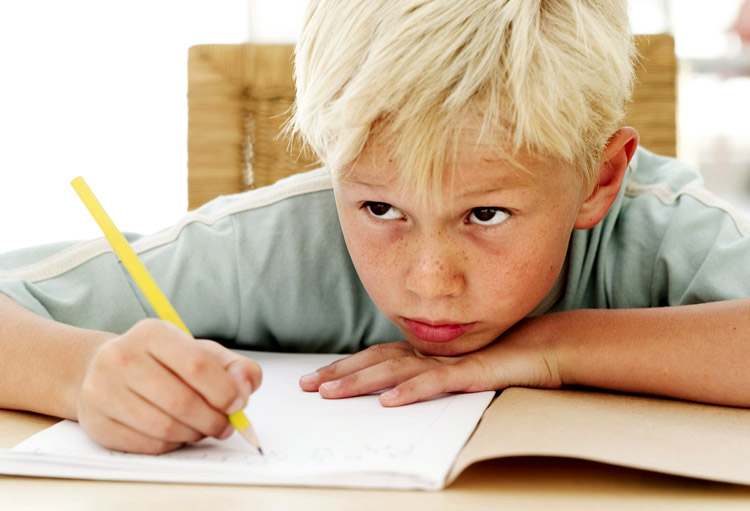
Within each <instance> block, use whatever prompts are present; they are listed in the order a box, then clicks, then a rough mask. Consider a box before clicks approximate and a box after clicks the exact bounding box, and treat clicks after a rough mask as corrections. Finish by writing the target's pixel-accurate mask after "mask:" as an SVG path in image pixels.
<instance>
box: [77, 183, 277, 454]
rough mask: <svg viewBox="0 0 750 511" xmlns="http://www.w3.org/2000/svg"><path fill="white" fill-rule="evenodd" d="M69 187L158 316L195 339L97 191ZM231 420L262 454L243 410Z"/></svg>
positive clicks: (80, 184)
mask: <svg viewBox="0 0 750 511" xmlns="http://www.w3.org/2000/svg"><path fill="white" fill-rule="evenodd" d="M70 184H71V185H72V186H73V189H74V190H75V191H76V193H77V194H78V196H79V197H80V198H81V201H83V204H84V205H85V206H86V209H88V210H89V213H91V216H93V217H94V220H95V221H96V223H97V224H98V225H99V228H100V229H101V230H102V232H103V233H104V237H105V238H107V241H109V244H110V245H111V246H112V250H114V251H115V254H117V257H119V258H120V261H122V264H123V266H125V268H126V269H127V270H128V272H129V273H130V275H131V276H132V277H133V280H134V281H135V283H136V284H137V285H138V287H139V288H140V290H141V291H142V292H143V294H144V295H145V297H146V299H147V300H148V302H149V303H150V304H151V306H152V307H153V308H154V311H156V314H157V315H158V316H159V317H160V318H161V319H163V320H165V321H169V322H170V323H172V324H174V325H177V326H178V327H179V328H181V329H182V330H183V331H184V332H185V333H186V334H188V335H189V336H190V337H193V334H192V333H190V330H188V327H187V326H186V325H185V323H184V322H183V321H182V318H180V316H179V314H177V311H176V310H175V309H174V307H172V304H171V303H170V302H169V300H168V299H167V297H166V296H165V295H164V293H163V292H162V290H161V289H160V288H159V286H158V284H157V283H156V281H155V280H154V279H153V277H152V276H151V274H150V273H149V272H148V270H147V269H146V267H145V266H144V265H143V262H142V261H141V260H140V258H139V257H138V255H137V254H136V253H135V251H134V250H133V248H132V247H131V246H130V243H128V240H127V239H125V236H123V234H122V233H121V232H120V230H119V229H117V227H116V226H115V223H114V222H113V221H112V219H111V218H110V217H109V215H108V214H107V212H106V211H105V210H104V207H103V206H102V205H101V203H100V202H99V199H97V198H96V196H95V195H94V192H92V191H91V188H89V186H88V185H87V184H86V181H84V180H83V178H82V177H77V178H75V179H74V180H73V181H71V183H70ZM228 417H229V422H230V423H231V424H232V426H233V427H234V429H236V430H237V431H238V432H239V433H240V434H241V435H242V436H243V437H244V438H245V439H246V440H247V441H248V442H250V443H251V444H252V445H253V446H254V447H255V448H256V449H258V451H260V452H261V453H262V452H263V451H261V449H260V444H259V443H258V437H257V436H256V435H255V431H253V428H252V426H251V425H250V421H249V420H248V419H247V417H246V416H245V413H244V412H243V411H242V410H239V411H237V412H234V413H232V414H229V416H228Z"/></svg>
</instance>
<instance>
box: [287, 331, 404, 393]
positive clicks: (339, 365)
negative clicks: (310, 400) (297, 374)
mask: <svg viewBox="0 0 750 511" xmlns="http://www.w3.org/2000/svg"><path fill="white" fill-rule="evenodd" d="M412 356H414V348H412V347H411V345H410V344H409V343H407V342H406V341H400V342H392V343H385V344H376V345H374V346H370V347H369V348H367V349H366V350H363V351H360V352H359V353H355V354H354V355H351V356H349V357H346V358H342V359H340V360H337V361H336V362H334V363H332V364H329V365H327V366H325V367H321V368H320V369H318V370H317V371H315V372H314V373H310V374H306V375H305V376H303V377H301V378H300V381H299V385H300V387H301V388H302V390H306V391H308V392H315V391H317V390H318V389H319V387H320V385H321V384H323V383H325V382H330V381H333V380H338V379H340V378H342V377H344V376H346V375H349V374H352V373H356V372H357V371H361V370H363V369H365V368H367V367H371V366H374V365H376V364H379V363H381V362H383V361H385V360H391V359H396V358H404V357H412ZM329 388H332V387H331V386H330V385H329ZM381 388H383V387H381ZM377 390H379V389H377Z"/></svg>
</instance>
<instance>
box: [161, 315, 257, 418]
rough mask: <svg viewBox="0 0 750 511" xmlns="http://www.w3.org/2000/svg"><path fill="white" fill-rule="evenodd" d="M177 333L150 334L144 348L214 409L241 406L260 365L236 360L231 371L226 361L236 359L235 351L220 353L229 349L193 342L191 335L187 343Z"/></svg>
mask: <svg viewBox="0 0 750 511" xmlns="http://www.w3.org/2000/svg"><path fill="white" fill-rule="evenodd" d="M168 326H172V325H168ZM174 329H175V331H174V334H182V332H181V331H179V330H178V329H177V328H176V327H174ZM180 337H181V335H180V336H179V337H178V335H174V336H169V335H159V336H151V337H150V338H149V342H148V344H147V351H148V353H149V354H150V355H151V356H152V357H153V358H154V359H155V360H157V361H158V362H159V363H161V364H162V365H163V366H165V367H167V368H169V369H170V370H171V371H173V372H174V373H175V374H176V375H177V376H178V377H179V378H180V380H182V381H183V382H185V383H186V384H187V385H189V386H190V387H192V388H193V389H194V390H195V391H196V392H197V393H198V394H199V395H200V396H201V397H202V398H203V400H205V402H206V403H208V404H209V405H210V406H211V407H213V408H214V409H216V410H220V411H223V412H224V413H226V414H229V413H234V412H236V411H237V410H240V409H241V408H243V407H244V406H245V405H246V404H247V398H248V397H249V395H250V392H251V391H252V390H253V387H252V382H251V381H250V380H251V379H252V380H253V381H255V380H258V381H259V380H260V377H259V376H257V377H256V376H255V373H256V372H257V373H258V374H259V372H260V368H257V365H256V369H250V368H247V367H245V365H243V364H240V363H239V362H237V364H236V366H234V367H233V370H234V373H233V374H231V373H229V372H228V368H227V367H226V365H232V362H235V361H236V360H237V359H239V356H238V355H234V358H230V357H228V356H225V357H222V356H221V355H219V354H218V353H217V352H219V351H224V352H226V351H228V350H226V349H225V348H222V347H221V346H219V345H218V344H216V343H213V342H211V341H202V342H195V341H194V340H192V339H190V342H189V343H186V342H185V341H184V339H182V338H180ZM185 337H188V336H185ZM225 364H226V365H225ZM245 374H247V375H248V376H250V378H248V379H245V380H244V381H237V380H243V379H244V376H245ZM245 381H247V382H248V383H249V385H248V384H246V383H245Z"/></svg>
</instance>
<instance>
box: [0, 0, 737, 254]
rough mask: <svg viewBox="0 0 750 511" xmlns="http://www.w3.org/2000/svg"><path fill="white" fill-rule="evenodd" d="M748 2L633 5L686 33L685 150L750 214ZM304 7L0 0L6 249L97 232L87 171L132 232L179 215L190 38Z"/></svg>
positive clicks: (681, 113) (286, 36)
mask: <svg viewBox="0 0 750 511" xmlns="http://www.w3.org/2000/svg"><path fill="white" fill-rule="evenodd" d="M743 3H745V1H744V0H714V1H712V2H710V3H708V2H704V1H700V0H631V2H630V6H631V22H632V24H633V28H634V31H635V32H637V33H658V32H670V33H672V34H673V35H674V37H675V44H676V53H677V57H678V59H679V63H680V66H679V69H680V71H679V82H678V83H679V85H678V98H679V105H678V157H679V158H680V159H682V160H684V161H686V162H687V163H689V164H690V165H692V166H694V167H695V168H697V169H698V170H699V171H700V172H701V174H702V175H703V177H704V180H705V182H706V185H707V187H708V188H709V189H711V190H712V191H714V192H715V193H717V194H719V195H721V196H722V197H724V198H725V199H727V200H728V201H729V202H731V203H733V204H734V205H735V206H737V207H739V208H740V209H743V210H744V211H745V212H746V214H747V215H748V216H750V42H747V43H745V44H743V42H742V40H741V37H740V35H739V34H738V33H737V31H735V30H734V29H733V27H734V26H735V24H736V22H737V20H738V17H739V15H740V12H741V7H742V5H743ZM305 4H306V0H273V1H271V0H129V1H128V2H114V1H105V2H103V1H101V0H65V1H64V2H61V1H59V0H23V1H14V2H11V1H7V2H0V66H2V67H1V68H0V72H1V73H2V74H1V75H0V252H4V251H8V250H13V249H17V248H22V247H24V246H29V245H35V244H40V243H46V242H51V241H59V240H66V239H79V238H93V237H98V236H100V233H99V231H98V228H97V227H96V225H95V224H94V223H93V221H92V220H91V218H89V215H88V213H87V212H86V211H85V209H84V208H83V205H82V204H81V203H80V201H79V200H78V198H77V197H76V196H75V193H74V192H73V190H72V188H71V187H70V185H69V182H70V180H71V179H73V178H74V177H76V176H78V175H82V176H84V178H85V179H86V180H87V181H88V182H89V184H90V185H91V187H92V189H93V190H94V192H95V193H96V194H97V195H98V196H99V198H100V199H101V201H102V203H103V204H104V206H105V207H106V208H107V210H108V211H109V213H110V215H111V216H112V217H113V219H114V220H115V222H116V223H117V225H118V227H119V228H120V229H121V230H124V231H131V232H143V233H149V232H154V231H156V230H159V229H161V228H164V227H167V226H168V225H170V224H171V223H173V222H175V221H176V220H177V219H178V218H179V217H180V216H181V215H182V214H183V213H184V212H185V211H186V209H187V145H186V143H187V100H186V93H187V78H186V72H187V49H188V47H189V46H191V45H194V44H205V43H241V42H247V41H253V42H293V41H294V39H295V34H296V32H297V29H298V27H299V24H300V22H301V18H302V13H303V11H304V8H305ZM746 15H747V16H748V18H750V11H748V12H747V14H746ZM747 23H750V20H748V21H747ZM748 38H750V34H748Z"/></svg>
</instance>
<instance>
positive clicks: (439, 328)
mask: <svg viewBox="0 0 750 511" xmlns="http://www.w3.org/2000/svg"><path fill="white" fill-rule="evenodd" d="M475 324H476V323H450V322H446V321H429V320H416V319H409V318H404V325H406V328H408V329H409V330H410V331H411V333H413V334H414V335H416V336H417V337H418V338H419V339H421V340H423V341H426V342H450V341H453V340H454V339H457V338H459V337H461V336H462V335H464V334H465V333H466V332H468V331H469V330H471V328H472V327H473V326H474V325H475Z"/></svg>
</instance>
